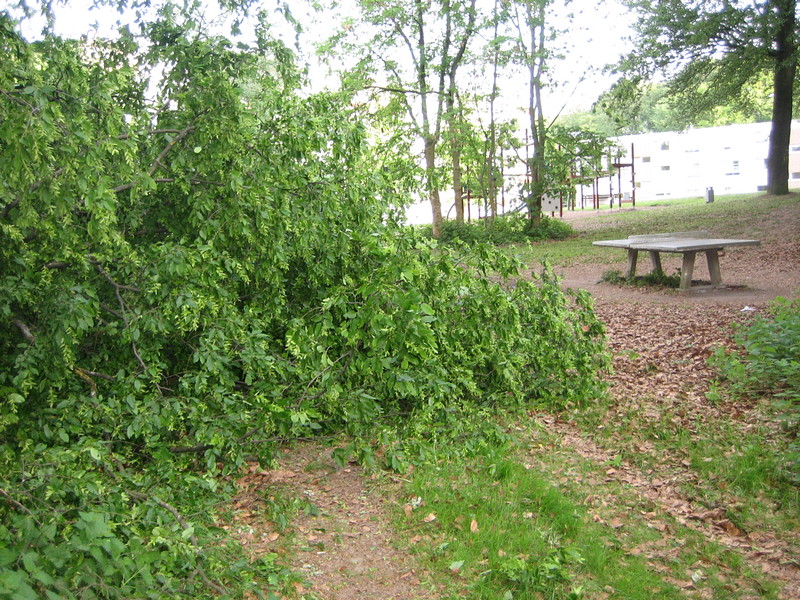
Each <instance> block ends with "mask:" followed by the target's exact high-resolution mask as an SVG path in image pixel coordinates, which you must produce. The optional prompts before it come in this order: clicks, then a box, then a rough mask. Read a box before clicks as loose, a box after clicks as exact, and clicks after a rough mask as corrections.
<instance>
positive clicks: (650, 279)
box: [600, 269, 681, 289]
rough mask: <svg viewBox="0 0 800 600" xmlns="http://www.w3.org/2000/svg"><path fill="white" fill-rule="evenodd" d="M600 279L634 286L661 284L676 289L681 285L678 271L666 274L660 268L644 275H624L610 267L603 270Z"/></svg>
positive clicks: (613, 283) (615, 283) (614, 283)
mask: <svg viewBox="0 0 800 600" xmlns="http://www.w3.org/2000/svg"><path fill="white" fill-rule="evenodd" d="M600 280H601V281H604V282H606V283H610V284H612V285H632V286H636V287H644V286H661V287H667V288H676V289H677V288H678V287H680V285H681V276H680V273H675V274H673V275H667V274H666V273H664V271H661V270H656V271H651V272H649V273H645V274H644V275H636V276H634V277H626V276H625V275H623V274H622V273H621V272H620V271H619V270H617V269H611V270H608V271H605V272H604V273H603V274H602V275H601V277H600Z"/></svg>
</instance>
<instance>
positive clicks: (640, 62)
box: [621, 0, 798, 194]
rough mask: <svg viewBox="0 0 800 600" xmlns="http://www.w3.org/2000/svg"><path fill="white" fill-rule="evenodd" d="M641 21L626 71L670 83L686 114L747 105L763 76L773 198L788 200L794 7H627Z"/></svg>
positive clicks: (776, 1)
mask: <svg viewBox="0 0 800 600" xmlns="http://www.w3.org/2000/svg"><path fill="white" fill-rule="evenodd" d="M626 4H627V5H628V6H629V7H630V8H631V9H632V10H634V11H636V13H637V14H638V18H639V20H638V23H637V38H636V40H635V49H634V51H633V52H632V53H631V54H630V55H629V56H628V57H627V58H626V59H625V60H624V61H623V63H622V65H621V66H622V69H623V71H624V72H626V73H627V74H628V75H629V76H631V77H632V78H633V82H634V83H636V82H638V81H641V80H647V79H650V78H652V77H653V76H654V75H655V74H656V73H661V74H664V75H666V77H667V78H668V81H669V86H670V90H671V92H672V93H675V94H677V95H678V96H679V97H680V98H681V105H682V106H683V108H684V112H686V113H688V114H691V115H693V116H695V117H697V116H702V115H706V114H708V113H709V111H710V110H711V109H712V108H713V107H716V106H720V105H725V104H727V103H730V102H731V100H732V99H733V101H734V104H736V103H738V104H740V105H742V104H745V105H746V103H747V96H748V94H749V93H750V91H751V90H752V89H753V88H754V87H757V86H758V85H759V82H760V81H761V79H762V78H763V77H764V75H765V74H769V76H770V78H771V81H772V114H771V120H772V130H771V133H770V149H769V156H768V158H767V171H768V184H767V191H768V193H773V194H785V193H787V192H788V180H789V158H788V157H789V136H790V131H791V121H792V114H793V102H794V94H795V78H796V77H795V76H796V70H797V54H798V42H797V6H796V3H795V2H793V1H792V0H768V1H766V2H745V1H732V2H730V1H725V2H720V1H718V0H699V1H695V2H682V1H679V0H669V1H664V2H649V1H645V0H628V1H627V2H626Z"/></svg>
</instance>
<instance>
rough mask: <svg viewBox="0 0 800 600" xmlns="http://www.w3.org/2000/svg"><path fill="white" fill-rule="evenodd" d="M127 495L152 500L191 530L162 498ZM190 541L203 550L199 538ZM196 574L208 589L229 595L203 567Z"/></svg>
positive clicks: (190, 537)
mask: <svg viewBox="0 0 800 600" xmlns="http://www.w3.org/2000/svg"><path fill="white" fill-rule="evenodd" d="M126 493H127V494H128V495H129V496H130V497H131V498H136V499H137V500H151V501H153V502H155V503H156V504H158V505H159V506H160V507H161V508H163V509H164V510H166V511H167V512H169V513H170V514H171V515H172V516H173V517H174V518H175V520H176V521H177V522H178V524H179V525H180V526H181V527H183V529H184V531H185V530H188V529H189V523H188V522H187V521H186V519H184V518H183V516H182V515H181V513H180V512H178V509H177V508H175V507H174V506H172V505H171V504H169V503H168V502H164V501H163V500H161V499H160V498H157V497H156V496H152V497H150V496H146V495H145V494H142V493H140V492H135V491H133V490H126ZM189 541H190V542H191V543H192V546H194V547H195V548H197V549H198V550H200V549H201V546H200V542H199V541H198V540H197V536H195V535H194V534H191V535H190V536H189ZM196 572H197V573H198V574H199V575H200V578H201V579H202V580H203V583H205V584H206V585H207V586H208V587H210V588H211V589H212V590H214V591H215V592H217V593H218V594H220V595H226V594H227V593H228V592H227V590H226V589H225V588H224V587H222V586H221V585H219V584H218V583H215V582H213V581H211V579H209V578H208V575H206V572H205V571H204V570H203V567H201V566H198V567H197V569H196Z"/></svg>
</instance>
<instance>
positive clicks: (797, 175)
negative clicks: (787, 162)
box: [792, 171, 800, 179]
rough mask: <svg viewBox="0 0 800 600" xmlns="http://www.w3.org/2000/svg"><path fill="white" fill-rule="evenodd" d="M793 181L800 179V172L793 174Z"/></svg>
mask: <svg viewBox="0 0 800 600" xmlns="http://www.w3.org/2000/svg"><path fill="white" fill-rule="evenodd" d="M792 179H800V172H798V171H794V172H793V173H792Z"/></svg>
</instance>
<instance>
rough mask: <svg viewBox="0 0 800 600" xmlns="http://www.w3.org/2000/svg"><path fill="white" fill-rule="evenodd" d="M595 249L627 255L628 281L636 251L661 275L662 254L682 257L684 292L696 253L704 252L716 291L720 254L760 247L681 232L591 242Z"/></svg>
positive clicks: (757, 243)
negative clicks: (646, 255) (647, 256)
mask: <svg viewBox="0 0 800 600" xmlns="http://www.w3.org/2000/svg"><path fill="white" fill-rule="evenodd" d="M592 243H593V245H595V246H609V247H612V248H623V249H625V250H627V251H628V274H627V276H628V277H634V276H635V275H636V261H637V258H638V256H639V251H640V250H641V251H646V252H649V253H650V262H651V263H652V266H653V271H661V270H662V268H661V255H660V253H661V252H670V253H674V254H683V264H682V266H681V285H680V289H681V290H683V291H686V290H688V289H689V287H690V286H691V285H692V273H693V272H694V260H695V257H696V256H697V253H698V252H705V254H706V260H707V261H708V272H709V274H710V275H711V286H712V287H719V285H720V284H721V283H722V276H721V275H720V270H719V253H720V251H721V250H723V249H725V248H727V247H731V246H760V245H761V242H760V241H759V240H736V239H727V238H714V237H712V236H711V234H710V233H709V232H707V231H683V232H679V233H656V234H652V235H632V236H630V237H628V238H627V239H624V240H604V241H599V242H592Z"/></svg>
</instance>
